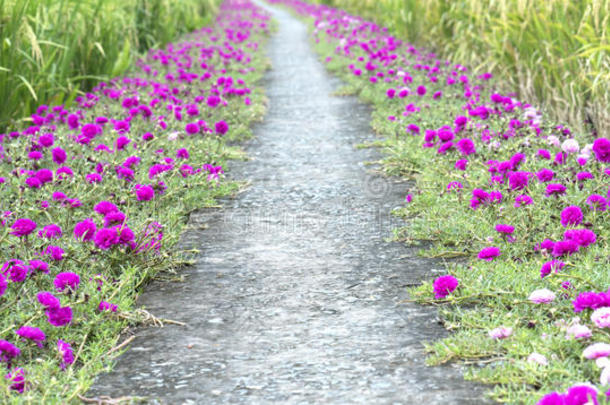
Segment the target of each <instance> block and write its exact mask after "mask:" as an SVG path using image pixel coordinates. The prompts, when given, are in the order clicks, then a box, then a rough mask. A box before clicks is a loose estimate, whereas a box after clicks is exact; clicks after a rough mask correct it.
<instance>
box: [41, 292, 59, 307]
mask: <svg viewBox="0 0 610 405" xmlns="http://www.w3.org/2000/svg"><path fill="white" fill-rule="evenodd" d="M36 298H37V299H38V302H40V303H41V304H42V306H43V307H45V309H59V307H61V302H60V301H59V298H57V297H56V296H54V295H53V294H51V293H50V292H48V291H41V292H39V293H38V294H37V295H36Z"/></svg>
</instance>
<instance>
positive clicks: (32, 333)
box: [15, 326, 47, 347]
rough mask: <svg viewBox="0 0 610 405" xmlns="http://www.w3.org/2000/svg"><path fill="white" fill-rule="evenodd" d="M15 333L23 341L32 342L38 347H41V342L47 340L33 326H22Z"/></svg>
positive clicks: (41, 332) (42, 333)
mask: <svg viewBox="0 0 610 405" xmlns="http://www.w3.org/2000/svg"><path fill="white" fill-rule="evenodd" d="M15 333H16V334H17V335H19V336H21V337H22V338H24V339H28V340H31V341H33V342H34V343H36V344H37V345H38V347H42V342H44V340H45V339H46V338H47V337H46V335H45V334H44V332H43V331H41V330H40V329H38V328H35V327H33V326H22V327H21V328H19V329H17V331H16V332H15Z"/></svg>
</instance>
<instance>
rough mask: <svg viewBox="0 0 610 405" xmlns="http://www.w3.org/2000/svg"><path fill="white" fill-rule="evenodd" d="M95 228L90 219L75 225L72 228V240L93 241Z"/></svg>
mask: <svg viewBox="0 0 610 405" xmlns="http://www.w3.org/2000/svg"><path fill="white" fill-rule="evenodd" d="M96 230H97V226H96V225H95V222H93V220H92V219H91V218H87V219H85V220H83V221H81V222H79V223H77V224H76V226H75V227H74V238H75V239H80V240H82V241H83V242H88V241H90V240H93V237H94V236H95V231H96Z"/></svg>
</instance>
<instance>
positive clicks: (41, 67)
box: [0, 0, 219, 132]
mask: <svg viewBox="0 0 610 405" xmlns="http://www.w3.org/2000/svg"><path fill="white" fill-rule="evenodd" d="M217 3H219V2H218V1H217V0H133V1H121V0H27V1H24V0H0V40H1V41H2V43H1V44H0V97H2V100H3V101H4V102H3V103H2V104H1V105H0V131H1V132H4V131H5V130H6V128H7V127H10V126H12V125H13V126H14V125H23V124H22V123H21V122H19V121H21V120H22V119H26V120H27V118H28V117H29V115H30V114H32V113H33V112H34V111H35V109H36V108H37V107H38V106H39V105H41V104H62V103H63V104H65V105H66V106H67V107H69V106H71V105H72V103H73V102H74V98H75V97H77V96H78V95H79V94H82V93H83V92H85V91H88V90H90V89H91V88H92V87H93V86H94V85H95V84H96V83H97V82H99V81H100V80H107V79H109V78H112V77H116V76H118V75H122V74H124V73H125V72H126V71H127V69H129V68H130V66H131V62H132V61H133V60H135V56H136V55H137V54H138V53H139V52H145V51H146V50H148V49H150V48H153V47H154V48H159V47H162V46H164V45H165V44H167V43H168V42H169V41H171V40H174V39H176V38H177V37H178V36H179V35H180V34H183V33H187V32H190V31H193V30H194V29H197V28H201V27H203V26H204V25H205V24H206V23H207V22H208V21H209V19H210V18H211V16H212V15H213V14H214V10H215V9H216V7H217ZM100 78H101V79H100Z"/></svg>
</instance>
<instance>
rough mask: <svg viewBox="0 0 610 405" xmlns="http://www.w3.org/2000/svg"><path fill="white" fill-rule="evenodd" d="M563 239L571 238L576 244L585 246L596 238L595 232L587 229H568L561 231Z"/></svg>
mask: <svg viewBox="0 0 610 405" xmlns="http://www.w3.org/2000/svg"><path fill="white" fill-rule="evenodd" d="M563 238H564V240H573V241H574V242H576V243H577V244H578V246H582V247H587V246H589V245H591V244H592V243H595V241H596V240H597V235H595V232H593V231H591V230H589V229H569V230H567V231H565V232H564V233H563Z"/></svg>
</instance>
